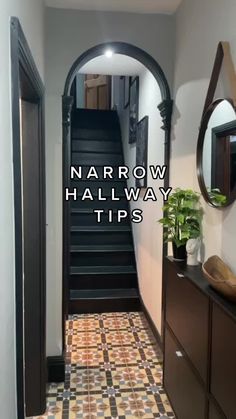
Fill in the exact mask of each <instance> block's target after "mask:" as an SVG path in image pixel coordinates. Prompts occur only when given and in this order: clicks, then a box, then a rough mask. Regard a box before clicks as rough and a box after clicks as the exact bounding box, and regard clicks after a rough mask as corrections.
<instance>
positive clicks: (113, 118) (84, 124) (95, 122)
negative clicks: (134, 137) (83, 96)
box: [72, 109, 118, 129]
mask: <svg viewBox="0 0 236 419" xmlns="http://www.w3.org/2000/svg"><path fill="white" fill-rule="evenodd" d="M72 122H73V126H74V127H80V128H90V127H91V126H92V127H93V128H95V129H99V128H100V129H101V128H103V129H108V128H109V127H111V128H112V127H113V126H117V122H118V120H117V113H116V112H114V111H103V112H102V111H94V110H88V109H86V110H84V109H77V110H75V111H74V112H72Z"/></svg>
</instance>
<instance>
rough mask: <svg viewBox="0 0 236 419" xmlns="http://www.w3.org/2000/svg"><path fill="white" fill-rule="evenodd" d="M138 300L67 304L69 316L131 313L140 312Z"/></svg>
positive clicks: (107, 299)
mask: <svg viewBox="0 0 236 419" xmlns="http://www.w3.org/2000/svg"><path fill="white" fill-rule="evenodd" d="M140 310H141V305H140V301H139V298H132V299H130V298H122V299H116V300H114V299H109V298H106V299H104V300H102V299H88V300H73V301H70V302H69V314H81V313H85V314H86V313H110V312H123V311H126V312H132V311H140Z"/></svg>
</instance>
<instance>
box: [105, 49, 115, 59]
mask: <svg viewBox="0 0 236 419" xmlns="http://www.w3.org/2000/svg"><path fill="white" fill-rule="evenodd" d="M105 56H106V57H107V58H111V57H112V56H113V51H112V50H111V49H107V50H106V51H105Z"/></svg>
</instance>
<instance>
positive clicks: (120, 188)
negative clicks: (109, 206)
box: [70, 180, 126, 196]
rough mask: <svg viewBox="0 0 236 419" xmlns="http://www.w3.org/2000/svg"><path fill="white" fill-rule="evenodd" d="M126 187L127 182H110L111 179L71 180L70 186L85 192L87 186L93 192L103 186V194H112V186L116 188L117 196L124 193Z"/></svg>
mask: <svg viewBox="0 0 236 419" xmlns="http://www.w3.org/2000/svg"><path fill="white" fill-rule="evenodd" d="M125 187H126V184H125V182H112V181H111V182H110V181H93V180H87V181H86V180H84V181H81V180H71V183H70V188H71V189H73V188H77V189H78V190H79V191H80V192H83V191H84V190H85V188H89V189H90V191H91V192H92V194H94V193H97V192H98V188H102V195H108V196H111V190H112V188H114V189H115V196H117V195H118V194H124V188H125Z"/></svg>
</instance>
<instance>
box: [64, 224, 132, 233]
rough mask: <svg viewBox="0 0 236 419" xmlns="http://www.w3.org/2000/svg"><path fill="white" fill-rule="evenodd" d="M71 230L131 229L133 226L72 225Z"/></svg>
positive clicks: (116, 230) (115, 230)
mask: <svg viewBox="0 0 236 419" xmlns="http://www.w3.org/2000/svg"><path fill="white" fill-rule="evenodd" d="M70 230H71V232H79V231H89V232H102V231H111V232H112V231H114V232H119V231H131V227H129V226H123V225H118V226H115V225H113V226H107V225H99V226H72V227H71V229H70Z"/></svg>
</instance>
